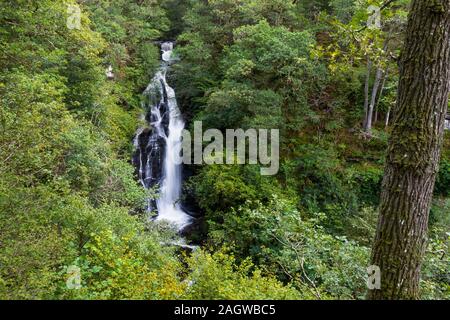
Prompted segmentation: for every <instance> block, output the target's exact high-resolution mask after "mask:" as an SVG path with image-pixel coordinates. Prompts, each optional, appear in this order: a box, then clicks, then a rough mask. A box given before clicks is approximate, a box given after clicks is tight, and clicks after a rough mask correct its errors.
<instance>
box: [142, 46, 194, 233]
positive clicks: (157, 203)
mask: <svg viewBox="0 0 450 320" xmlns="http://www.w3.org/2000/svg"><path fill="white" fill-rule="evenodd" d="M172 50H173V43H172V42H164V43H162V44H161V51H162V61H163V62H162V63H161V67H160V69H159V71H158V72H157V73H156V75H155V76H154V78H153V79H152V81H151V82H150V84H149V85H148V87H147V89H145V91H144V93H143V95H144V98H145V102H144V107H145V109H146V110H147V112H148V113H147V116H146V117H145V120H146V121H147V123H148V124H149V125H150V128H147V129H146V128H140V129H139V130H138V132H137V133H136V137H135V139H134V145H135V148H136V154H135V157H134V164H135V166H136V168H137V169H138V174H139V180H140V182H141V184H142V185H143V187H144V188H146V189H150V188H155V187H156V188H157V189H158V191H159V193H158V194H159V197H158V198H157V199H156V200H153V199H148V208H147V210H148V211H155V210H156V212H157V214H158V215H157V217H156V220H165V221H168V222H170V223H172V224H173V225H174V226H176V227H177V228H178V230H182V229H183V228H184V227H186V226H187V225H188V224H189V223H190V220H191V217H190V216H189V215H188V214H187V213H186V212H184V211H183V209H182V208H181V205H180V203H179V199H180V196H181V184H182V172H181V169H182V168H181V165H178V164H176V162H175V155H177V154H180V151H181V141H182V132H183V129H184V121H183V119H182V117H181V113H180V110H179V109H178V105H177V100H176V96H175V91H174V90H173V89H172V88H171V87H170V86H169V85H168V84H167V80H166V73H167V70H168V69H169V66H170V64H171V62H172V61H173V59H172Z"/></svg>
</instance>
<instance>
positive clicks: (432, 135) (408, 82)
mask: <svg viewBox="0 0 450 320" xmlns="http://www.w3.org/2000/svg"><path fill="white" fill-rule="evenodd" d="M449 91H450V0H413V3H412V8H411V12H410V16H409V20H408V27H407V32H406V39H405V45H404V48H403V52H402V56H401V61H400V81H399V89H398V99H397V103H396V106H395V109H394V117H393V126H392V134H391V138H390V141H389V147H388V151H387V152H388V153H387V158H386V168H385V173H384V179H383V190H382V194H381V203H380V217H379V221H378V228H377V232H376V236H375V242H374V245H373V250H372V265H375V266H378V267H380V270H381V288H380V289H376V290H371V291H369V294H368V298H370V299H417V298H419V280H420V269H421V263H422V257H423V254H424V251H425V247H426V240H427V239H426V238H427V229H428V228H427V226H428V215H429V211H430V204H431V199H432V195H433V188H434V183H435V178H436V172H437V170H438V166H439V159H440V153H441V146H442V141H443V132H444V119H445V114H446V111H447V104H448V98H449Z"/></svg>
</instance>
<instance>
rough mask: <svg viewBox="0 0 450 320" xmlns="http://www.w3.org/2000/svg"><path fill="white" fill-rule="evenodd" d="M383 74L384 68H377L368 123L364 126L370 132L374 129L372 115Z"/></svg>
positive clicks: (368, 112)
mask: <svg viewBox="0 0 450 320" xmlns="http://www.w3.org/2000/svg"><path fill="white" fill-rule="evenodd" d="M382 76H383V70H382V69H381V68H379V67H378V68H377V72H376V74H375V81H374V83H373V88H372V97H371V99H370V105H369V109H368V111H367V119H366V125H365V127H364V131H365V132H366V133H369V134H370V132H371V131H372V117H373V109H374V107H375V103H376V101H377V95H378V88H379V87H380V83H381V77H382Z"/></svg>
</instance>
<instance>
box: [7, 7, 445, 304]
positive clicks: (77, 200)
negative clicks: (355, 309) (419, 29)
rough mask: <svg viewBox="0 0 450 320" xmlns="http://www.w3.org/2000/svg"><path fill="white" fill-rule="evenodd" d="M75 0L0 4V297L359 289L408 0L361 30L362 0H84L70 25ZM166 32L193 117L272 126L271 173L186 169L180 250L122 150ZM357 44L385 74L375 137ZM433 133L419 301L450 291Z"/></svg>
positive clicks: (344, 294)
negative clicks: (433, 179) (75, 277)
mask: <svg viewBox="0 0 450 320" xmlns="http://www.w3.org/2000/svg"><path fill="white" fill-rule="evenodd" d="M76 2H77V1H74V0H40V1H31V0H3V1H1V2H0V26H1V27H0V70H1V71H0V132H1V133H0V161H1V163H2V166H1V167H0V299H362V298H364V296H365V293H366V289H367V288H366V268H367V266H368V263H369V253H370V252H369V251H370V250H369V248H370V244H371V241H372V238H373V234H374V230H375V224H376V221H377V206H378V199H379V193H380V189H381V179H382V175H383V163H384V151H385V147H386V142H387V137H388V135H389V126H385V117H386V115H387V114H388V110H390V109H391V107H392V105H393V104H394V101H395V95H396V86H397V77H398V76H397V70H396V62H395V57H396V56H397V55H398V50H399V48H400V45H401V43H402V31H403V26H404V22H405V17H406V12H407V4H408V1H398V2H397V3H396V4H395V5H394V6H391V7H389V8H387V9H386V10H384V11H383V19H384V20H385V25H386V27H383V28H382V29H380V30H372V29H364V28H362V26H363V25H364V23H365V21H366V20H367V11H366V8H367V7H368V5H370V4H377V5H380V4H381V1H372V0H369V1H365V0H362V1H350V0H330V1H328V0H311V1H284V0H208V1H198V0H144V1H137V0H133V1H125V0H118V1H106V0H95V1H78V4H79V6H80V8H81V10H82V23H81V29H79V30H78V29H72V30H71V29H69V28H67V26H66V21H67V17H68V12H67V6H68V5H73V4H75V3H76ZM361 28H362V29H361ZM169 38H170V39H171V38H176V40H177V46H176V54H177V55H178V56H179V57H180V61H179V62H178V63H177V64H176V65H174V66H173V67H172V70H173V72H172V74H171V75H170V81H171V82H172V83H173V85H174V87H175V88H176V91H177V95H178V100H179V103H180V106H181V108H182V111H183V113H184V115H185V116H186V118H187V120H188V121H187V122H188V123H192V122H193V120H202V121H203V123H204V128H205V129H206V128H208V127H210V128H218V129H221V130H223V129H226V128H278V129H280V132H281V159H280V172H279V173H278V174H277V175H276V176H270V177H265V176H261V175H260V173H259V172H260V171H259V167H258V166H255V165H242V166H228V165H227V166H225V165H224V166H221V165H211V166H196V167H194V168H192V170H193V171H194V174H193V176H192V177H190V178H189V179H188V180H187V181H186V183H185V186H184V187H185V188H184V189H185V192H186V194H189V195H190V196H191V198H192V199H194V200H195V202H196V205H197V206H198V210H199V214H200V215H202V216H204V218H202V219H203V220H204V228H202V230H203V233H201V234H196V235H192V238H197V239H198V238H200V239H201V241H200V242H201V245H200V247H199V248H198V249H197V250H195V251H194V252H192V253H187V252H183V251H182V250H180V249H179V248H177V247H176V246H170V245H167V244H168V243H173V242H174V241H176V239H177V235H175V234H173V232H172V231H171V230H170V228H169V230H168V228H166V227H165V226H161V225H159V224H155V223H153V222H149V221H148V220H147V219H146V217H145V215H144V214H143V212H142V211H143V207H144V202H145V198H146V196H147V195H146V193H145V191H144V190H143V188H141V186H140V185H139V184H138V182H137V181H136V179H135V176H134V169H133V167H132V166H131V165H130V158H131V153H132V143H131V141H132V138H133V135H134V132H135V130H136V129H137V126H138V119H139V115H140V114H141V113H142V110H141V108H140V93H141V92H142V90H143V89H144V88H145V86H146V84H147V83H148V82H149V81H150V79H151V77H152V75H153V74H154V72H155V70H156V68H157V67H158V65H159V61H158V60H159V49H158V46H157V44H156V41H159V40H163V39H169ZM367 59H370V60H371V61H373V65H374V67H373V68H375V67H378V68H382V69H383V70H385V73H386V74H388V75H389V76H388V77H386V81H385V82H384V88H383V89H384V90H383V91H382V92H380V93H378V95H377V115H378V121H374V124H373V129H372V131H371V134H370V135H367V134H366V133H364V132H362V120H363V117H364V109H363V105H364V84H365V80H366V74H367V68H366V66H367V64H366V61H367ZM110 65H111V66H112V68H113V71H114V75H115V77H114V79H112V80H111V79H107V77H106V75H105V69H106V68H107V67H108V66H110ZM371 75H372V76H370V72H369V84H370V88H371V86H372V84H373V82H374V79H373V78H374V77H373V73H372V74H371ZM444 149H445V150H444V152H443V159H442V162H441V170H440V173H439V177H438V181H437V184H436V192H435V201H434V206H433V210H432V213H431V219H430V242H429V250H428V252H427V258H426V261H425V266H424V271H423V279H422V280H423V281H422V283H423V298H426V299H436V298H438V299H449V298H450V279H449V274H448V266H449V264H450V260H449V255H448V245H449V243H448V240H449V239H450V234H449V226H450V220H449V214H448V213H449V210H450V200H449V199H450V198H449V197H450V153H449V152H448V150H450V149H449V141H448V136H447V137H446V142H445V146H444ZM70 266H77V267H79V268H80V270H81V279H82V282H81V288H80V289H70V288H68V287H67V285H66V281H67V279H68V278H67V277H68V275H70V274H69V273H68V270H69V269H70Z"/></svg>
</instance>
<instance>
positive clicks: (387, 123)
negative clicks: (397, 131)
mask: <svg viewBox="0 0 450 320" xmlns="http://www.w3.org/2000/svg"><path fill="white" fill-rule="evenodd" d="M390 117H391V106H389V109H388V111H387V113H386V121H385V123H384V128H385V129H387V128H388V127H389V120H390Z"/></svg>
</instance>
